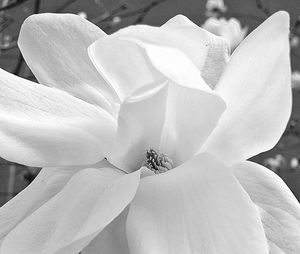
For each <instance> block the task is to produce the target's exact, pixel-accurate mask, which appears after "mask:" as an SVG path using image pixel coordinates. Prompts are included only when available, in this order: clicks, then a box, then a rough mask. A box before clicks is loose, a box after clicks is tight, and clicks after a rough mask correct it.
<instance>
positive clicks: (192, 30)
mask: <svg viewBox="0 0 300 254" xmlns="http://www.w3.org/2000/svg"><path fill="white" fill-rule="evenodd" d="M115 36H116V37H126V38H135V39H139V40H141V41H143V42H146V43H152V44H155V45H160V46H167V47H172V48H176V49H178V50H180V51H182V52H183V53H184V54H185V55H186V56H187V57H188V58H189V59H190V60H191V61H192V62H193V63H194V64H195V66H196V67H197V68H198V69H199V70H200V72H201V76H202V77H203V79H204V80H205V81H206V83H207V84H208V85H210V86H211V87H214V86H215V85H216V83H217V81H218V80H219V78H220V76H221V74H222V72H223V71H224V68H225V67H226V64H227V62H228V60H229V54H230V49H229V45H228V43H227V42H226V41H225V40H223V39H222V38H220V37H218V36H215V35H214V34H212V33H209V32H207V31H206V30H204V29H202V28H200V27H198V26H197V25H195V24H194V23H193V22H192V21H190V20H189V19H188V18H187V17H185V16H183V15H177V16H175V17H174V18H172V19H170V20H169V21H168V22H167V23H165V24H164V25H163V26H161V27H160V28H156V27H151V26H131V27H128V28H125V29H122V30H120V31H119V32H118V33H116V34H115Z"/></svg>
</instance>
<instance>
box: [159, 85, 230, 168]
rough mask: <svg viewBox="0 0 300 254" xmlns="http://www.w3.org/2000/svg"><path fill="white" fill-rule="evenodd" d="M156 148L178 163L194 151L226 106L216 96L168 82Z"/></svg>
mask: <svg viewBox="0 0 300 254" xmlns="http://www.w3.org/2000/svg"><path fill="white" fill-rule="evenodd" d="M166 107H167V109H166V116H165V123H164V130H163V134H162V137H161V143H160V149H159V150H160V151H162V152H163V153H165V154H167V155H168V156H170V158H172V160H173V162H174V164H175V165H179V164H181V163H183V162H185V161H186V160H188V159H189V158H190V157H192V156H193V155H195V154H196V152H197V151H198V150H199V148H200V147H201V146H202V145H203V143H204V142H205V140H206V139H207V137H208V136H209V134H210V133H211V132H212V131H213V129H214V128H215V126H216V125H217V122H218V120H219V118H220V116H221V115H222V113H223V112H224V110H225V108H226V106H225V103H224V101H223V100H222V99H221V98H220V97H219V96H217V95H215V94H213V93H210V92H207V91H203V90H200V89H195V88H189V87H184V86H180V85H177V84H175V83H170V84H169V88H168V98H167V106H166Z"/></svg>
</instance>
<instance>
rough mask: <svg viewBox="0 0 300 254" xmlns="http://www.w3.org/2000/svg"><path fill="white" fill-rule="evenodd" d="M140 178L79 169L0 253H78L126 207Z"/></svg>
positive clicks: (13, 233) (11, 236)
mask: <svg viewBox="0 0 300 254" xmlns="http://www.w3.org/2000/svg"><path fill="white" fill-rule="evenodd" d="M139 178H140V172H139V171H137V172H134V173H132V174H128V175H120V173H115V172H112V170H111V169H110V168H106V169H102V171H99V170H97V169H91V168H90V169H84V170H81V171H80V172H79V173H77V174H76V175H74V176H73V177H72V178H71V179H70V181H69V182H68V183H67V184H66V186H65V187H64V188H63V189H62V190H61V191H60V192H59V193H58V194H57V195H56V196H55V197H53V198H52V199H51V200H50V201H48V202H47V203H46V204H45V205H43V206H42V207H41V208H39V209H38V210H36V211H35V212H34V213H33V214H32V215H31V216H29V217H28V218H27V219H26V220H24V221H23V222H22V223H20V224H19V225H18V226H17V227H16V228H15V229H14V230H13V231H11V232H10V233H9V234H8V235H7V236H6V237H5V239H4V241H3V243H2V246H1V250H0V253H1V254H2V253H3V254H4V253H11V254H17V253H23V254H27V253H28V254H42V253H56V254H62V253H79V252H80V251H81V250H82V249H83V248H84V247H85V246H86V245H87V244H88V243H89V242H90V241H91V240H92V239H93V238H95V237H96V236H97V235H98V234H99V233H100V232H101V231H102V230H103V229H104V228H105V227H106V226H107V225H108V224H109V223H110V222H111V221H112V220H113V219H114V218H115V217H117V216H118V215H119V214H120V213H121V212H122V211H123V209H124V208H125V207H126V206H127V205H128V203H129V202H130V201H131V200H132V198H133V196H134V194H135V192H136V189H137V187H138V183H139ZM25 235H26V237H24V236H25Z"/></svg>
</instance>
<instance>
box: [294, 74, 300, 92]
mask: <svg viewBox="0 0 300 254" xmlns="http://www.w3.org/2000/svg"><path fill="white" fill-rule="evenodd" d="M292 88H293V89H295V90H299V89H300V72H299V71H293V72H292Z"/></svg>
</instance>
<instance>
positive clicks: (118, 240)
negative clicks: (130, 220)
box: [81, 209, 130, 254]
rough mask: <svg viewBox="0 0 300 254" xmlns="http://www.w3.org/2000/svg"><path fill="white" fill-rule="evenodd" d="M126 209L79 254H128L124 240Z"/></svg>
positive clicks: (125, 239)
mask: <svg viewBox="0 0 300 254" xmlns="http://www.w3.org/2000/svg"><path fill="white" fill-rule="evenodd" d="M127 214H128V209H125V210H124V211H123V212H122V213H121V214H120V215H119V216H118V217H117V218H115V219H114V220H113V221H112V222H111V223H110V224H109V225H108V226H107V227H106V228H105V229H104V230H103V231H102V232H101V233H100V234H99V235H98V236H97V237H96V238H95V239H93V241H91V242H90V243H89V245H88V246H87V247H86V248H84V250H82V251H81V254H130V252H129V249H128V243H127V238H126V219H127Z"/></svg>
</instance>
